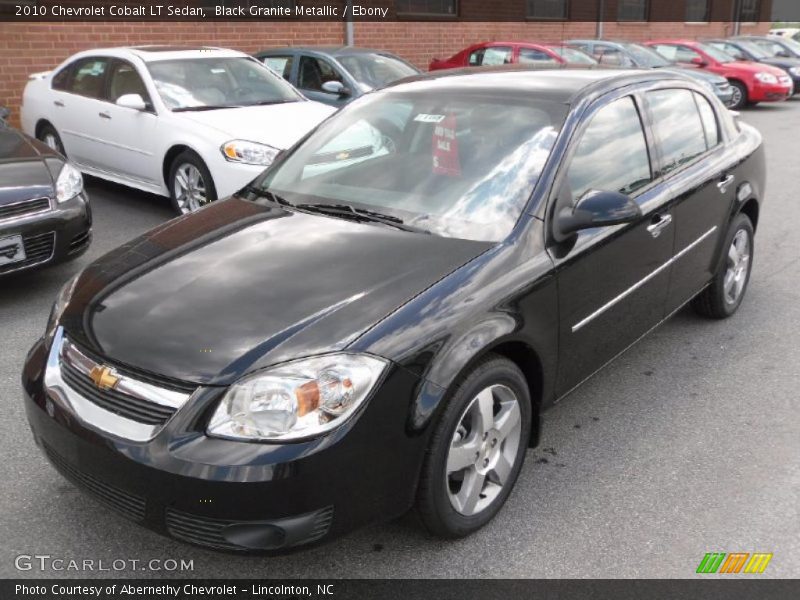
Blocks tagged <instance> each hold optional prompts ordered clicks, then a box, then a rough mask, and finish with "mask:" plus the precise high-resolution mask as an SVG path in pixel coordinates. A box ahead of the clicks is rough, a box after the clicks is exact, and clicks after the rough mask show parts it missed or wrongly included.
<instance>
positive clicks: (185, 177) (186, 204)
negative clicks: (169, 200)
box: [173, 163, 208, 214]
mask: <svg viewBox="0 0 800 600" xmlns="http://www.w3.org/2000/svg"><path fill="white" fill-rule="evenodd" d="M173 187H174V191H175V200H176V202H177V205H178V208H179V209H180V211H181V214H186V213H190V212H193V211H195V210H197V209H199V208H200V207H201V206H203V205H204V204H208V196H207V192H206V183H205V181H204V179H203V175H202V173H200V170H199V169H198V168H197V167H195V166H194V165H192V164H190V163H184V164H182V165H181V166H179V167H178V168H177V169H176V170H175V180H174V181H173Z"/></svg>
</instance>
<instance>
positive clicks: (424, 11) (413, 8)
mask: <svg viewBox="0 0 800 600" xmlns="http://www.w3.org/2000/svg"><path fill="white" fill-rule="evenodd" d="M395 6H396V7H397V12H398V14H407V15H432V16H437V17H441V16H445V17H455V16H456V15H457V14H458V0H397V2H396V3H395Z"/></svg>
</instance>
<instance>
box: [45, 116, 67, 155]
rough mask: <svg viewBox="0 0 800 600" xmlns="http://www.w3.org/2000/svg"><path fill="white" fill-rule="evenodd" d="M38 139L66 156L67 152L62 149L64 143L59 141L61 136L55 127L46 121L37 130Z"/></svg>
mask: <svg viewBox="0 0 800 600" xmlns="http://www.w3.org/2000/svg"><path fill="white" fill-rule="evenodd" d="M38 139H39V141H40V142H44V143H45V144H46V145H47V146H49V147H50V148H51V149H53V150H55V151H56V152H58V153H59V154H61V156H64V157H66V156H67V153H66V152H65V151H64V143H63V142H62V141H61V136H60V135H58V132H57V131H56V128H55V127H53V126H52V125H50V123H47V124H45V125H43V126H42V128H41V129H40V130H39V135H38Z"/></svg>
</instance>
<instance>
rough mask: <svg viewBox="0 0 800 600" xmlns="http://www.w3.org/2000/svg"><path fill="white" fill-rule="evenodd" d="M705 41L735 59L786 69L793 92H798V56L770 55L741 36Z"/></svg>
mask: <svg viewBox="0 0 800 600" xmlns="http://www.w3.org/2000/svg"><path fill="white" fill-rule="evenodd" d="M705 43H706V44H708V45H710V46H714V47H715V48H717V49H718V50H722V51H723V52H725V53H726V54H730V55H731V56H732V57H733V58H735V59H736V60H739V61H751V62H757V63H763V64H765V65H772V66H773V67H778V68H779V69H782V70H784V71H786V74H787V75H789V77H791V78H792V85H793V86H794V88H793V94H797V93H798V92H800V58H783V57H778V56H772V55H770V54H769V53H768V52H767V51H766V50H764V49H763V48H761V47H760V46H759V45H758V44H755V43H753V42H752V41H750V40H747V39H742V38H726V39H712V40H705Z"/></svg>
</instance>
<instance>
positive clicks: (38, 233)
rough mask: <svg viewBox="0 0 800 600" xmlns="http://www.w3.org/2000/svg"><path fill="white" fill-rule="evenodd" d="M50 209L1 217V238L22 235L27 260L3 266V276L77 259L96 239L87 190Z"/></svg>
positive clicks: (52, 202)
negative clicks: (20, 215)
mask: <svg viewBox="0 0 800 600" xmlns="http://www.w3.org/2000/svg"><path fill="white" fill-rule="evenodd" d="M51 206H52V208H51V209H50V210H47V211H44V212H40V213H36V214H30V215H25V216H23V217H20V218H15V219H0V238H4V237H7V236H12V235H21V236H22V240H23V244H24V246H25V250H26V259H25V260H23V261H21V262H18V263H8V264H4V265H2V266H0V276H2V275H6V274H8V273H15V272H19V271H22V270H27V269H32V268H34V267H43V266H46V265H53V264H56V263H59V262H64V261H67V260H72V259H74V258H77V257H78V256H80V255H81V254H83V253H84V252H86V250H87V249H88V248H89V245H90V244H91V240H92V212H91V209H90V207H89V200H88V199H87V197H86V195H85V193H83V192H82V193H80V194H79V195H77V196H76V197H75V198H72V199H71V200H68V201H67V202H63V203H61V204H57V203H55V201H54V200H51Z"/></svg>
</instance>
